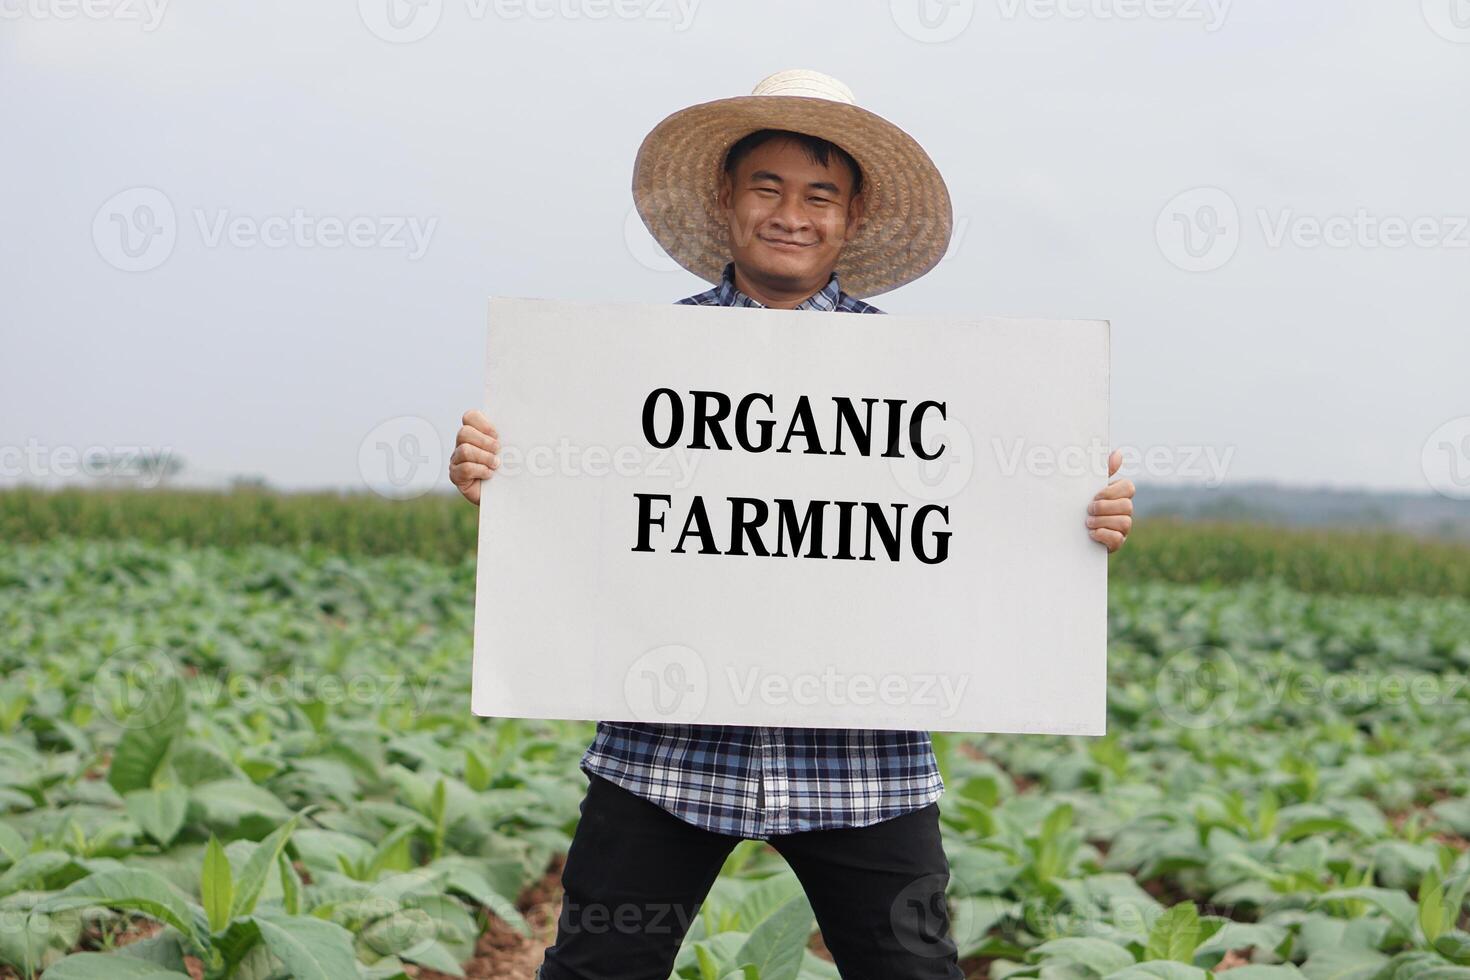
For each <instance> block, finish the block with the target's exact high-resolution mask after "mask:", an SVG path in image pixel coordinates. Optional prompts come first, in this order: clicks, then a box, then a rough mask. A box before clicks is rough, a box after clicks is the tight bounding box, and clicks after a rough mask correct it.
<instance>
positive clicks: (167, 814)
mask: <svg viewBox="0 0 1470 980" xmlns="http://www.w3.org/2000/svg"><path fill="white" fill-rule="evenodd" d="M124 799H125V800H126V801H127V807H128V816H130V817H132V818H133V819H134V820H136V821H137V823H138V826H139V827H142V828H143V832H144V833H145V834H147V835H148V836H149V837H152V838H153V839H154V840H156V841H158V843H160V844H162V845H163V846H164V847H167V846H168V845H169V844H171V843H172V842H173V839H174V838H175V837H177V836H178V834H179V831H180V830H181V829H182V828H183V826H184V815H185V814H186V813H187V812H188V810H189V791H188V790H187V789H185V788H184V787H182V786H160V787H156V788H152V789H135V790H133V791H132V792H130V793H127V794H126V795H125V797H124Z"/></svg>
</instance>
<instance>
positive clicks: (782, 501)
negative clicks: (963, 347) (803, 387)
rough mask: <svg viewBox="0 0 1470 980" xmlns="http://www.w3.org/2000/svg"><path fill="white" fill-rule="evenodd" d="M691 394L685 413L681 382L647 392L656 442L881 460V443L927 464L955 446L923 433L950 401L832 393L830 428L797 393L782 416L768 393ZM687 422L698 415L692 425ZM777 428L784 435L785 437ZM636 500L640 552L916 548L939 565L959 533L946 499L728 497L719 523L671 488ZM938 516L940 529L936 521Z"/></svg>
mask: <svg viewBox="0 0 1470 980" xmlns="http://www.w3.org/2000/svg"><path fill="white" fill-rule="evenodd" d="M687 395H688V398H689V400H690V407H689V410H688V411H687V412H686V410H685V406H684V397H682V396H681V395H680V394H679V392H676V391H675V390H674V389H672V388H655V389H654V390H653V391H651V392H649V393H648V397H647V398H645V399H644V401H643V413H642V426H643V437H644V439H646V440H647V441H648V444H649V445H650V446H653V447H654V448H656V449H669V448H671V447H674V446H683V447H685V448H688V449H699V450H705V451H709V452H737V451H740V452H747V453H757V454H760V453H770V452H774V453H792V452H801V453H803V454H805V455H827V456H847V455H850V454H856V455H859V456H863V457H873V456H874V450H875V447H876V448H877V449H880V450H881V452H880V453H879V454H878V457H877V458H880V459H902V458H904V457H905V456H913V457H915V458H918V459H921V460H926V461H932V460H935V459H938V458H940V457H941V456H943V455H944V453H945V450H946V448H947V447H946V446H945V444H944V443H943V442H942V441H941V440H930V441H929V444H928V445H927V446H926V444H925V439H924V426H925V425H926V424H937V423H933V422H932V421H931V420H933V419H938V420H940V421H947V420H948V417H949V416H948V414H947V412H948V407H947V406H946V404H945V403H944V402H942V401H935V400H932V399H925V400H923V401H919V402H916V403H913V404H912V405H911V404H910V402H909V401H908V400H907V399H904V398H881V399H880V398H874V397H860V398H856V399H854V398H848V397H842V396H833V398H832V399H831V401H832V403H833V405H834V406H835V408H836V414H835V416H834V422H833V425H832V427H831V429H830V430H827V429H824V428H823V427H822V426H821V425H819V424H818V422H817V417H816V412H815V410H814V409H813V406H812V401H811V399H810V398H809V397H808V396H806V395H801V396H798V397H797V399H796V401H795V403H794V404H792V405H791V406H790V407H789V408H788V409H785V410H783V411H782V412H780V413H778V412H777V407H776V403H775V398H774V396H772V395H770V394H762V393H760V392H752V393H750V394H747V395H744V396H743V397H741V398H740V399H739V400H738V401H736V400H735V399H733V398H731V396H730V395H727V394H725V393H724V392H720V391H706V390H691V391H689V392H688V393H687ZM880 401H881V402H882V404H883V409H884V410H883V411H882V412H881V413H879V415H880V417H881V419H882V425H881V429H882V431H881V433H880V432H878V428H879V427H878V426H876V425H875V421H874V408H875V407H876V406H877V405H878V404H879V402H880ZM661 410H662V420H661V421H660V411H661ZM732 410H733V411H732ZM905 415H907V421H906V422H905ZM686 419H689V420H690V424H689V425H688V427H687V431H686V426H685V420H686ZM778 427H779V428H780V429H781V432H782V437H781V439H780V442H779V444H778V443H777V439H776V431H777V429H778ZM875 437H876V438H875ZM885 465H886V464H885ZM633 497H634V499H635V500H636V501H637V505H638V527H637V542H636V543H635V544H634V545H633V550H634V551H643V552H654V551H659V550H661V549H660V545H661V546H662V550H666V551H668V552H670V553H671V554H676V555H686V554H700V555H728V556H736V557H755V558H771V557H775V558H833V559H838V560H846V561H878V560H880V559H886V560H888V561H895V562H896V561H902V560H903V559H904V557H905V555H908V554H911V555H912V556H913V557H914V558H915V559H917V560H918V561H920V562H921V563H923V564H925V565H937V564H939V563H940V562H943V561H944V560H945V559H947V558H948V557H949V539H950V538H951V537H952V536H953V532H952V531H950V530H949V508H948V507H947V506H940V505H938V504H925V505H924V506H922V507H919V508H917V509H914V510H912V512H910V511H909V505H908V504H905V503H889V504H884V503H878V502H874V501H858V500H812V501H808V502H806V503H798V502H796V501H795V500H792V499H790V498H786V497H777V498H775V499H774V500H771V501H766V500H762V499H760V498H757V497H726V498H724V500H723V501H721V502H720V503H719V505H718V508H717V511H716V514H717V519H713V520H712V519H711V515H710V509H709V507H707V506H706V504H705V500H704V498H703V497H702V496H700V495H698V494H696V495H693V496H691V497H689V498H688V499H687V500H680V501H677V502H676V501H675V500H674V498H673V496H672V495H670V494H663V493H635V494H634V495H633ZM722 514H723V515H727V516H728V519H726V516H720V515H722ZM670 515H673V516H674V520H673V521H669V519H668V518H669V517H670ZM931 522H932V523H933V524H935V525H936V526H934V527H931V526H930V525H931ZM676 527H677V528H678V531H677V532H675V530H674V529H675V528H676Z"/></svg>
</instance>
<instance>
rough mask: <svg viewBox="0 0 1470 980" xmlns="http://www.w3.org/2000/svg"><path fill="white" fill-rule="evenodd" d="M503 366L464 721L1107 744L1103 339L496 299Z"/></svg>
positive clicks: (1092, 324)
mask: <svg viewBox="0 0 1470 980" xmlns="http://www.w3.org/2000/svg"><path fill="white" fill-rule="evenodd" d="M487 353H488V371H487V380H486V386H485V411H486V414H487V415H488V416H489V417H490V420H491V422H492V423H493V424H494V425H495V426H496V428H497V429H498V431H499V432H500V436H501V441H502V461H503V462H502V468H501V470H500V471H499V472H498V473H497V474H496V475H495V476H494V477H493V478H492V479H491V480H489V481H487V482H486V484H485V485H484V486H483V491H484V495H483V497H482V500H481V505H480V539H479V562H478V575H477V582H476V600H475V652H474V677H473V691H472V706H473V710H474V711H475V713H476V714H480V715H489V716H499V717H519V718H568V719H597V720H607V721H642V722H657V723H690V724H729V725H779V726H801V727H824V728H825V727H836V728H888V729H919V730H937V731H983V732H1051V733H1060V734H1081V735H1096V734H1102V733H1103V731H1104V724H1105V706H1106V694H1105V686H1106V663H1107V652H1106V642H1107V641H1106V595H1107V551H1106V549H1105V548H1104V547H1103V546H1102V545H1101V544H1099V543H1098V542H1096V541H1093V540H1092V539H1091V538H1090V537H1089V535H1088V529H1087V527H1086V525H1085V521H1086V517H1087V513H1086V511H1087V504H1088V501H1089V500H1090V499H1091V498H1092V496H1093V494H1095V493H1096V492H1097V491H1098V490H1100V489H1102V487H1103V486H1104V485H1105V484H1106V483H1107V469H1106V466H1107V464H1106V457H1107V452H1108V324H1107V323H1106V322H1105V321H1095V320H1066V321H1057V320H1022V319H1002V318H993V317H978V316H976V317H969V316H966V317H957V316H946V317H936V316H903V315H892V314H890V315H860V314H836V313H833V314H818V313H813V312H810V311H790V310H768V309H749V308H730V307H696V306H680V305H674V304H668V305H664V304H657V305H646V304H610V303H570V302H557V301H548V300H530V299H499V298H497V299H492V300H491V302H490V327H489V343H488V345H487ZM698 392H704V393H705V394H702V395H701V394H696V393H698ZM721 396H723V399H722V397H721ZM722 404H723V405H724V407H725V408H726V409H727V411H726V413H725V417H724V418H723V419H721V418H719V416H720V415H721V407H722ZM676 405H677V406H679V407H678V408H676V407H675V406H676ZM645 412H647V414H648V423H649V424H648V427H647V428H646V427H645V419H644V416H645ZM680 414H681V415H682V418H681V419H680V418H676V416H677V415H680ZM916 419H917V422H918V431H917V440H916V439H915V438H913V437H914V436H915V432H914V427H913V423H914V421H915V420H916ZM676 422H677V423H678V424H676ZM895 422H896V424H895ZM864 435H866V437H867V439H868V443H869V444H868V445H867V447H866V453H865V452H864V451H863V450H864V447H863V445H862V436H864ZM721 437H723V438H724V439H725V440H726V442H727V444H728V445H729V446H730V448H729V449H723V448H718V446H719V445H720V443H719V439H720V438H721ZM665 444H667V448H660V446H662V445H665ZM701 447H707V448H701ZM941 447H942V452H941V451H940V450H941ZM782 450H785V451H782ZM838 450H840V452H838ZM922 456H934V457H936V458H934V459H932V460H926V459H924V458H921V457H922ZM732 498H733V499H732ZM818 525H820V528H819V527H818ZM818 531H820V533H818ZM803 532H804V533H803ZM762 550H764V551H766V552H767V554H765V555H762V554H760V551H762ZM741 552H743V554H742V553H741Z"/></svg>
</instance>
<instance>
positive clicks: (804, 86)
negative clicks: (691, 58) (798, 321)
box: [633, 69, 953, 297]
mask: <svg viewBox="0 0 1470 980" xmlns="http://www.w3.org/2000/svg"><path fill="white" fill-rule="evenodd" d="M758 129H786V130H791V131H793V132H797V133H807V134H810V135H812V136H819V137H821V138H822V139H825V140H829V141H831V142H833V143H836V144H837V145H839V146H841V147H842V148H843V149H844V150H846V151H847V152H848V153H850V154H851V155H852V157H853V159H854V160H856V161H857V162H858V166H860V167H861V168H862V171H863V197H864V198H865V200H866V202H867V208H866V213H865V217H864V220H863V223H862V224H861V225H860V226H859V229H858V232H857V234H856V235H855V236H854V237H853V238H852V239H851V240H849V241H848V243H847V244H846V245H845V246H844V247H843V249H842V254H841V255H840V256H839V258H838V261H837V274H838V276H839V277H840V278H841V281H842V289H843V291H844V292H846V293H849V294H851V295H853V296H858V297H863V296H874V295H877V294H878V293H883V292H887V291H888V290H890V289H895V288H897V287H899V286H902V285H903V284H904V283H906V282H909V281H911V280H913V279H917V278H918V277H919V276H922V275H923V274H924V273H926V272H928V271H929V270H930V269H932V268H934V266H935V264H936V263H937V262H938V261H939V260H940V258H942V257H943V255H944V252H945V250H946V249H947V248H948V247H949V237H950V228H951V225H952V223H953V213H952V211H951V208H950V203H949V190H948V189H947V188H946V187H945V186H944V178H943V177H941V176H940V175H939V169H938V168H937V167H935V166H934V161H932V160H930V159H929V154H927V153H925V152H924V148H923V147H921V146H920V145H919V144H918V142H917V141H916V140H914V138H913V137H912V136H909V135H908V134H907V133H905V132H904V131H903V130H901V129H899V128H898V127H897V126H895V125H893V123H891V122H889V121H888V120H886V119H884V118H883V117H881V116H878V115H876V114H874V113H872V112H869V111H868V110H867V109H863V108H860V107H859V106H858V105H857V104H856V103H855V101H854V99H853V95H852V90H851V89H849V88H848V87H847V86H846V85H844V84H842V83H841V82H840V81H838V80H837V79H835V78H833V77H831V76H830V75H823V74H822V73H821V72H815V71H804V70H802V69H793V70H790V71H782V72H777V73H776V74H774V75H771V76H769V77H767V78H765V79H763V80H762V81H761V82H760V84H758V85H757V86H756V87H755V91H754V92H752V93H751V94H750V95H743V96H738V97H736V98H731V99H719V100H716V101H714V102H704V103H701V104H699V105H695V106H690V107H689V108H687V109H681V110H679V111H678V112H676V113H674V114H673V115H671V116H669V117H668V118H667V119H665V120H664V121H663V122H661V123H659V124H658V125H657V126H655V127H654V128H653V131H652V132H650V133H649V134H648V135H647V136H646V137H644V140H643V145H642V146H640V147H639V148H638V159H637V161H636V162H635V163H634V164H633V201H634V203H635V204H636V205H637V208H638V214H639V216H640V217H642V218H643V223H644V224H645V225H647V226H648V230H649V231H650V232H651V233H652V234H653V237H654V239H655V240H657V241H658V243H659V245H661V246H663V248H664V251H666V252H668V253H669V255H671V256H673V258H674V260H675V261H676V262H678V263H679V264H680V265H682V266H683V267H684V268H686V269H688V270H689V271H690V272H692V273H694V274H695V275H696V276H699V277H700V278H701V279H704V280H705V281H707V282H711V283H717V282H719V281H720V277H721V274H722V272H723V271H724V268H725V265H726V264H727V263H728V262H729V261H730V244H729V231H728V226H727V224H726V222H725V216H724V215H723V214H722V213H721V212H720V210H719V205H718V202H717V200H716V195H717V193H718V191H719V186H720V177H721V175H722V173H723V172H724V162H725V154H726V152H727V151H729V149H730V147H731V146H732V145H733V144H734V143H735V142H736V141H738V140H739V139H741V138H742V137H744V136H747V135H749V134H750V133H753V132H755V131H756V130H758Z"/></svg>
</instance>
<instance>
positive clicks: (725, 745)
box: [581, 263, 944, 840]
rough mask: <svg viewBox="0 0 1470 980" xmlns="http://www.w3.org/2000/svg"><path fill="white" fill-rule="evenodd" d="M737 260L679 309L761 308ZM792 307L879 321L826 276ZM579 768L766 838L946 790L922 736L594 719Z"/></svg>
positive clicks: (702, 822) (712, 822) (856, 818)
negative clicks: (744, 287) (740, 283)
mask: <svg viewBox="0 0 1470 980" xmlns="http://www.w3.org/2000/svg"><path fill="white" fill-rule="evenodd" d="M734 269H735V266H734V263H731V264H729V265H726V266H725V273H724V277H723V278H722V280H721V281H720V284H719V285H718V286H715V287H714V288H713V289H710V290H707V291H705V292H703V293H700V294H698V295H697V296H690V297H689V298H687V299H681V300H679V303H680V304H683V305H686V306H756V307H758V306H761V304H760V303H757V302H756V301H755V300H753V299H751V298H750V297H749V296H746V295H745V294H744V293H742V292H740V291H739V290H737V289H736V288H735V281H734ZM796 309H798V310H819V311H822V312H833V311H835V312H838V313H882V312H883V311H882V310H880V309H878V308H877V307H876V306H870V305H869V304H867V303H864V302H863V301H862V300H859V299H854V298H853V297H851V296H848V295H847V294H846V293H844V292H843V291H842V289H841V287H840V286H839V285H838V282H837V274H836V273H833V274H832V277H831V278H830V279H829V280H828V281H827V285H826V286H824V287H822V289H821V290H820V291H819V292H817V293H815V294H814V295H812V296H811V298H809V299H807V300H805V301H804V302H802V303H800V304H798V305H797V307H796ZM581 766H582V769H584V770H585V771H587V772H589V773H596V774H597V775H599V776H602V777H603V778H605V779H609V780H611V781H612V782H614V783H617V784H618V785H619V786H622V787H623V788H624V789H627V790H629V791H631V792H633V793H636V794H637V795H638V796H641V797H643V798H644V799H646V800H648V801H650V802H652V803H655V804H657V805H658V806H661V807H663V808H664V809H665V810H667V811H669V812H670V813H672V814H673V815H674V816H676V817H678V818H679V819H681V820H684V821H686V822H688V823H692V824H694V825H695V826H697V827H703V828H704V829H705V830H712V831H714V832H716V833H720V834H730V835H732V836H736V837H745V838H754V839H758V840H763V839H766V838H769V837H771V836H772V835H775V834H794V833H799V832H801V831H805V830H828V829H831V828H835V827H865V826H867V825H869V824H874V823H878V822H879V821H881V820H889V819H892V818H893V817H897V816H900V815H901V814H904V813H908V812H910V811H912V810H917V809H919V808H920V807H923V806H927V805H928V804H930V803H932V802H933V801H934V800H936V799H938V798H939V796H940V794H941V793H943V792H944V782H943V781H942V780H941V779H940V777H939V766H938V765H937V763H936V762H935V759H934V748H933V746H932V745H931V743H930V741H929V733H928V732H904V731H869V730H863V729H848V728H753V727H747V726H736V725H655V724H632V723H623V722H610V721H600V722H598V723H597V736H596V738H595V739H593V742H592V744H591V746H589V747H588V749H587V751H586V753H585V754H584V755H583V756H582V762H581Z"/></svg>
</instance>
